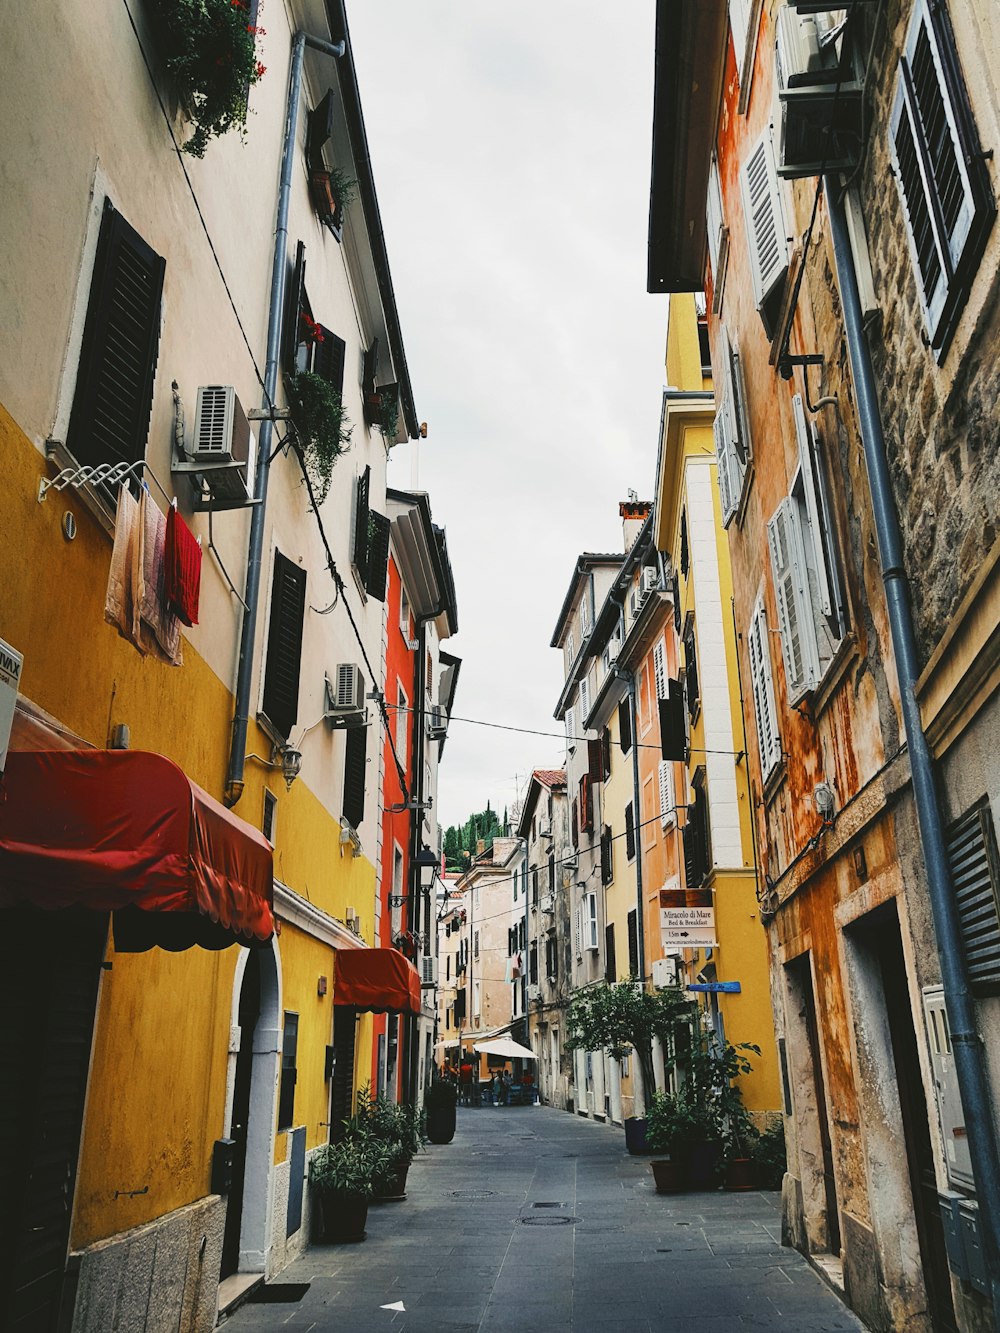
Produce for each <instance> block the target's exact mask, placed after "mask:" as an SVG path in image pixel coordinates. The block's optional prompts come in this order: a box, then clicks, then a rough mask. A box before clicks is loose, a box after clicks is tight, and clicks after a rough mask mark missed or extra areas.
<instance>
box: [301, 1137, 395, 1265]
mask: <svg viewBox="0 0 1000 1333" xmlns="http://www.w3.org/2000/svg"><path fill="white" fill-rule="evenodd" d="M345 1124H346V1126H347V1133H346V1134H345V1136H344V1138H342V1139H341V1140H340V1142H339V1143H324V1144H323V1145H322V1146H321V1147H320V1148H317V1149H316V1151H315V1152H314V1153H313V1155H312V1157H311V1159H310V1161H309V1184H310V1187H311V1190H312V1194H313V1200H314V1203H316V1204H318V1208H317V1209H316V1216H317V1218H318V1222H317V1227H316V1234H317V1238H318V1239H319V1240H322V1241H359V1240H364V1238H365V1223H366V1222H367V1220H368V1205H369V1203H370V1202H371V1199H372V1196H373V1194H374V1193H375V1190H376V1188H377V1187H378V1186H379V1185H381V1184H382V1182H383V1181H384V1180H385V1178H386V1176H387V1174H388V1172H389V1170H390V1161H389V1152H388V1148H387V1146H386V1144H385V1143H383V1142H382V1141H381V1140H379V1139H377V1138H376V1137H375V1136H374V1135H373V1134H369V1133H367V1132H366V1131H364V1130H363V1129H361V1127H360V1126H358V1125H357V1124H356V1122H353V1121H347V1122H345Z"/></svg>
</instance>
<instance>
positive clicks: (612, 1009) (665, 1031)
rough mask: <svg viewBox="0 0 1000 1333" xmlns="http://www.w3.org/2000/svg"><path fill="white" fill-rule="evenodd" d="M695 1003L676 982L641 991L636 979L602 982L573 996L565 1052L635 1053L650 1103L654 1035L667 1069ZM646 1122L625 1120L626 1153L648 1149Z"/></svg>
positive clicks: (621, 1056) (622, 1055)
mask: <svg viewBox="0 0 1000 1333" xmlns="http://www.w3.org/2000/svg"><path fill="white" fill-rule="evenodd" d="M694 1012H695V1005H694V1003H693V1002H692V1001H691V1000H689V999H688V998H687V996H686V995H685V994H684V992H683V991H681V990H680V988H679V987H677V986H664V987H661V988H658V989H655V990H644V989H643V988H642V987H641V986H640V984H639V983H638V982H637V981H635V980H632V981H622V982H618V983H616V984H609V983H607V982H602V983H601V984H600V985H598V986H592V987H591V988H590V989H589V990H586V991H583V992H582V993H581V994H580V995H578V996H576V998H575V999H574V1000H573V1003H572V1005H571V1006H570V1010H569V1015H568V1024H567V1025H568V1031H569V1038H568V1040H567V1043H566V1045H567V1048H568V1049H569V1050H583V1051H598V1050H604V1051H607V1053H608V1054H609V1055H610V1056H612V1057H613V1058H614V1059H615V1060H622V1059H624V1058H625V1056H627V1055H628V1054H629V1053H630V1052H631V1051H634V1052H635V1058H636V1064H637V1065H638V1066H639V1073H640V1080H641V1085H642V1094H643V1097H644V1099H645V1103H646V1104H647V1105H648V1104H649V1103H650V1102H651V1100H652V1097H653V1094H654V1091H655V1089H656V1081H655V1079H654V1076H653V1038H654V1037H658V1038H659V1039H660V1045H661V1049H662V1050H663V1053H664V1062H665V1064H666V1065H667V1067H668V1069H672V1068H673V1066H674V1063H675V1051H676V1042H677V1035H678V1032H679V1030H680V1029H682V1028H683V1029H685V1030H687V1029H689V1027H690V1024H691V1022H692V1019H693V1015H694ZM645 1131H646V1122H645V1120H644V1119H643V1118H642V1117H640V1116H630V1117H629V1118H628V1119H626V1121H625V1145H626V1147H627V1148H628V1150H629V1152H630V1153H643V1152H646V1151H648V1148H647V1145H646V1135H645Z"/></svg>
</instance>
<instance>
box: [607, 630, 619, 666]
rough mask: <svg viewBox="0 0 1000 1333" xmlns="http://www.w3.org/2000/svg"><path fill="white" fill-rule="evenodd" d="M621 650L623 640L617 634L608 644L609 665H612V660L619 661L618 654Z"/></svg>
mask: <svg viewBox="0 0 1000 1333" xmlns="http://www.w3.org/2000/svg"><path fill="white" fill-rule="evenodd" d="M621 650H622V641H621V639H620V638H619V637H618V635H617V634H616V635H615V637H614V638H613V639H612V640H611V641H610V642H609V644H608V665H609V666H610V665H611V663H612V662H617V661H618V654H619V653H620V652H621Z"/></svg>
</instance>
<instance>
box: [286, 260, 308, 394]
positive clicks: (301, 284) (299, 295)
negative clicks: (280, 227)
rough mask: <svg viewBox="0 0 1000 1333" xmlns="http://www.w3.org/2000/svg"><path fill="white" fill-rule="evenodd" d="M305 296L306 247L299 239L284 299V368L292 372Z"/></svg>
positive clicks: (293, 370)
mask: <svg viewBox="0 0 1000 1333" xmlns="http://www.w3.org/2000/svg"><path fill="white" fill-rule="evenodd" d="M305 298H306V247H305V246H304V245H303V243H302V242H301V241H298V242H297V243H296V246H295V266H294V268H293V269H292V281H291V285H290V286H289V288H288V297H287V299H286V301H285V339H284V343H285V346H284V356H285V369H286V370H287V371H288V372H289V374H294V373H295V371H296V369H297V368H298V367H297V364H296V362H297V358H298V352H299V335H300V333H301V329H300V328H299V317H300V315H301V314H302V311H303V309H304V307H305Z"/></svg>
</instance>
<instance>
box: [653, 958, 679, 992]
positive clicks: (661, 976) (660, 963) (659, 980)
mask: <svg viewBox="0 0 1000 1333" xmlns="http://www.w3.org/2000/svg"><path fill="white" fill-rule="evenodd" d="M676 984H677V959H676V958H657V959H655V960H654V962H653V985H654V986H676Z"/></svg>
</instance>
